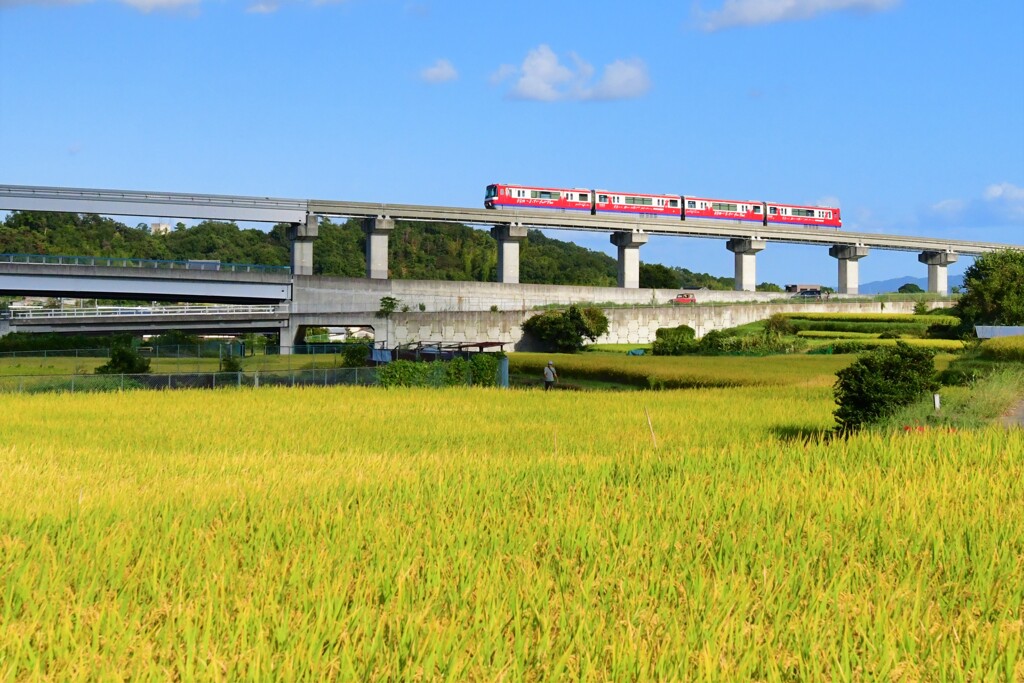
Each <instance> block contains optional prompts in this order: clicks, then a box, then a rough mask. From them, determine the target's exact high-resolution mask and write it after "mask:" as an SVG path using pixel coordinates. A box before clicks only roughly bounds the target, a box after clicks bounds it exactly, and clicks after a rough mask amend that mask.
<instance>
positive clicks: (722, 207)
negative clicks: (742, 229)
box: [711, 202, 739, 211]
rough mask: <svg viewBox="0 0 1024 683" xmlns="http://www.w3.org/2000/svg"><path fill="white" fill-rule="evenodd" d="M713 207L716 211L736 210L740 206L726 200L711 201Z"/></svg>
mask: <svg viewBox="0 0 1024 683" xmlns="http://www.w3.org/2000/svg"><path fill="white" fill-rule="evenodd" d="M711 208H712V209H713V210H715V211H736V210H737V209H738V208H739V207H737V206H736V205H735V204H729V203H726V202H711Z"/></svg>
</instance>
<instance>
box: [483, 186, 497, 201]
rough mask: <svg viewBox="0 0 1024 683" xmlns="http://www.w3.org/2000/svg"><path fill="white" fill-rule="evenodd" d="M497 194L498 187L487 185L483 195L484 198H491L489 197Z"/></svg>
mask: <svg viewBox="0 0 1024 683" xmlns="http://www.w3.org/2000/svg"><path fill="white" fill-rule="evenodd" d="M497 194H498V188H496V187H495V186H494V185H488V186H487V194H486V195H485V197H484V198H485V199H491V198H493V197H495V196H496V195H497Z"/></svg>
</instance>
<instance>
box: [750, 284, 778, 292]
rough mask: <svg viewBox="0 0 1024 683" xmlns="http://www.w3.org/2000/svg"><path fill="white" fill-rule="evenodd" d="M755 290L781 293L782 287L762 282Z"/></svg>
mask: <svg viewBox="0 0 1024 683" xmlns="http://www.w3.org/2000/svg"><path fill="white" fill-rule="evenodd" d="M755 289H756V290H757V291H759V292H781V291H782V287H779V286H778V285H777V284H775V283H774V282H762V283H761V284H759V285H758V286H757V287H755Z"/></svg>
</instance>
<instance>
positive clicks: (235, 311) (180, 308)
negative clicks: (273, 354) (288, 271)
mask: <svg viewBox="0 0 1024 683" xmlns="http://www.w3.org/2000/svg"><path fill="white" fill-rule="evenodd" d="M287 312H288V308H287V307H279V306H274V305H272V304H262V305H260V304H255V305H251V306H247V305H238V306H225V305H219V304H213V305H209V306H204V305H200V304H184V305H175V306H90V307H67V308H11V309H10V310H9V311H8V313H9V316H8V317H9V318H10V319H11V320H14V321H18V320H53V319H56V318H59V319H64V318H104V317H110V316H140V315H147V316H157V315H170V316H187V317H196V316H225V315H265V314H273V313H287Z"/></svg>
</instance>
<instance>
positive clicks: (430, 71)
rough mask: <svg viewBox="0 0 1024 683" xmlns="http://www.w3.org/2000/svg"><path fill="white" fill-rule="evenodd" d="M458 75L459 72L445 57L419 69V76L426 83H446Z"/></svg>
mask: <svg viewBox="0 0 1024 683" xmlns="http://www.w3.org/2000/svg"><path fill="white" fill-rule="evenodd" d="M458 77H459V72H458V71H456V70H455V67H454V66H452V63H451V62H449V61H448V60H447V59H439V60H437V61H436V62H434V64H433V66H428V67H427V68H426V69H423V70H422V71H420V78H422V79H423V80H424V81H426V82H427V83H446V82H448V81H454V80H455V79H456V78H458Z"/></svg>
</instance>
